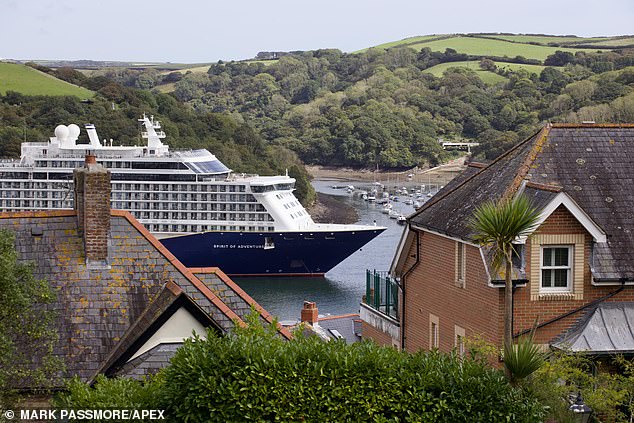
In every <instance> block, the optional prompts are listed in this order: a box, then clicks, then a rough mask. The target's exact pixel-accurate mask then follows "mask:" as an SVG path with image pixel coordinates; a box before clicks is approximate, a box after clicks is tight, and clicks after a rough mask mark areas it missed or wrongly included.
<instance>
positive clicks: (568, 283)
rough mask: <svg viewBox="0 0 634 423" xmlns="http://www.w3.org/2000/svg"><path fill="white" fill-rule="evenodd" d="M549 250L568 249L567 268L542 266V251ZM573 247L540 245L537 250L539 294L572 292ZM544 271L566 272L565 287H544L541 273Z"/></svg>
mask: <svg viewBox="0 0 634 423" xmlns="http://www.w3.org/2000/svg"><path fill="white" fill-rule="evenodd" d="M551 248H567V249H568V265H567V266H544V249H551ZM574 252H575V250H574V245H547V244H546V245H541V246H540V249H539V291H540V292H541V293H552V292H572V282H573V272H574V263H573V260H574ZM544 270H567V271H568V277H567V281H566V287H565V288H564V287H560V286H547V287H545V286H544V281H543V271H544Z"/></svg>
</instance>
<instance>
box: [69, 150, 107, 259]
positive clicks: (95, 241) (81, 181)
mask: <svg viewBox="0 0 634 423" xmlns="http://www.w3.org/2000/svg"><path fill="white" fill-rule="evenodd" d="M73 181H74V186H75V210H76V211H77V220H78V223H79V232H80V233H81V234H82V236H83V238H84V251H85V252H86V265H87V266H88V267H100V266H104V265H105V266H107V264H108V235H109V234H110V171H109V170H108V169H106V168H105V167H103V166H101V165H100V164H97V160H96V157H95V156H93V155H91V154H87V155H86V163H85V165H84V167H80V168H77V169H75V171H74V173H73Z"/></svg>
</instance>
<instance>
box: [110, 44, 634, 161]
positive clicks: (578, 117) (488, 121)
mask: <svg viewBox="0 0 634 423" xmlns="http://www.w3.org/2000/svg"><path fill="white" fill-rule="evenodd" d="M474 58H475V57H473V56H467V55H466V54H460V53H457V52H456V51H455V50H451V49H447V50H446V51H445V52H444V53H440V52H432V51H431V50H430V49H429V48H423V49H422V50H420V51H415V50H414V49H411V48H408V47H400V48H392V49H388V50H380V49H370V50H367V51H366V52H363V53H355V54H344V53H342V52H340V51H338V50H317V51H310V52H300V53H295V54H293V55H288V56H284V57H281V58H280V59H279V61H276V62H272V64H270V65H268V66H267V65H266V62H262V61H260V62H252V63H249V62H232V63H218V64H216V65H213V66H211V68H210V69H209V72H208V74H204V73H188V74H185V75H184V76H183V75H181V74H178V73H172V74H167V75H160V74H158V73H157V72H156V71H148V72H134V71H121V70H119V71H112V70H111V71H108V72H105V73H104V75H105V76H107V77H108V78H111V79H114V80H116V81H118V82H120V83H122V84H124V85H130V86H137V87H144V88H151V87H152V86H154V85H155V84H159V83H164V82H173V83H175V91H174V92H173V95H174V97H175V98H177V99H178V100H180V101H182V102H185V103H187V104H189V105H191V106H192V107H193V108H194V109H195V110H197V111H199V112H219V113H231V114H233V115H235V114H240V116H242V117H243V118H244V119H245V120H246V121H247V122H249V123H251V124H252V125H253V126H254V128H256V130H258V131H259V132H260V133H261V135H262V137H264V139H265V140H266V141H268V143H269V144H271V145H279V146H285V147H287V148H289V149H291V150H293V151H295V152H296V153H297V154H298V155H299V156H300V158H301V159H302V160H303V161H305V162H307V163H318V164H330V165H345V166H364V167H374V166H377V165H378V166H380V167H381V168H395V167H410V166H415V165H420V164H436V163H438V162H441V161H443V160H444V159H446V157H447V153H446V152H444V151H443V150H442V149H441V147H440V146H439V144H438V139H440V138H443V139H460V138H468V139H475V140H478V141H480V142H481V143H482V146H481V147H480V148H479V150H478V151H476V154H477V155H479V157H480V158H486V159H491V158H494V157H496V156H497V155H498V154H499V153H500V152H502V151H504V150H505V149H506V148H508V147H509V146H511V145H513V144H514V143H516V142H517V141H518V140H520V139H522V138H524V137H527V136H528V135H530V134H532V133H533V132H534V131H535V130H537V129H538V128H539V126H540V125H541V124H543V122H545V121H567V122H579V121H583V120H594V121H597V122H632V121H634V93H633V91H634V67H632V66H633V65H634V51H632V50H618V49H617V50H610V51H608V52H604V53H585V52H578V53H576V54H575V55H573V54H572V53H568V52H557V53H556V54H553V55H552V56H550V57H548V58H547V59H546V61H545V64H546V65H549V67H546V68H545V69H544V70H543V71H542V72H541V73H540V74H539V75H538V74H534V73H529V72H527V71H525V70H518V71H508V70H504V69H498V68H497V67H496V64H495V63H494V62H493V61H492V60H491V59H490V58H483V57H481V58H479V59H480V60H481V66H482V67H483V68H484V69H488V70H490V71H491V72H497V73H499V74H501V75H503V76H505V77H506V78H507V82H505V83H501V84H498V85H486V84H485V83H484V82H482V80H481V79H480V78H479V77H478V76H477V75H476V73H475V72H474V71H471V70H468V69H464V68H456V69H449V70H448V71H447V72H445V73H444V75H443V76H442V77H440V78H437V77H434V76H432V75H430V74H428V73H425V72H423V71H424V70H425V69H427V68H429V67H431V66H434V65H436V64H439V63H445V62H456V61H464V60H473V59H474ZM507 61H513V62H516V63H522V62H524V63H533V62H535V60H529V59H524V58H522V57H515V58H512V59H508V58H507Z"/></svg>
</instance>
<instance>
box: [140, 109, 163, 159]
mask: <svg viewBox="0 0 634 423" xmlns="http://www.w3.org/2000/svg"><path fill="white" fill-rule="evenodd" d="M139 122H142V123H143V126H144V127H145V132H142V133H141V136H142V137H143V138H145V139H147V146H148V149H150V150H154V154H156V155H161V154H160V153H166V152H167V148H168V147H167V146H166V145H165V144H163V143H162V142H161V139H162V138H165V132H163V131H161V130H160V129H161V124H160V122H159V121H158V120H154V116H150V117H149V118H148V117H147V116H146V115H145V113H143V117H142V118H141V119H139Z"/></svg>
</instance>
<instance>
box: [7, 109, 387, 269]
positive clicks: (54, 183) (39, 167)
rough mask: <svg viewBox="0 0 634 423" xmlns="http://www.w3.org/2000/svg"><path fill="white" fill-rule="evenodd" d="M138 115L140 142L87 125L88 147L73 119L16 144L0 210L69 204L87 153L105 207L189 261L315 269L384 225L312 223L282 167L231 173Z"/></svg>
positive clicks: (65, 206) (190, 264)
mask: <svg viewBox="0 0 634 423" xmlns="http://www.w3.org/2000/svg"><path fill="white" fill-rule="evenodd" d="M139 121H140V123H141V128H142V129H141V131H140V135H141V137H142V138H144V139H146V140H147V144H146V145H141V146H113V142H112V140H111V141H110V142H109V143H106V142H103V143H102V142H101V141H100V139H99V136H98V135H97V131H96V129H95V126H94V125H92V124H87V125H86V126H85V130H86V134H87V138H88V140H89V143H87V144H85V143H79V142H78V139H79V136H80V133H81V130H80V128H79V126H77V125H74V124H71V125H69V126H65V125H59V126H58V127H57V128H55V136H54V137H51V138H50V139H49V140H48V141H47V142H25V143H23V144H22V155H21V158H20V159H19V160H12V161H2V162H0V211H23V210H46V209H72V208H73V169H74V168H77V167H82V166H84V162H85V157H86V155H87V154H90V155H93V156H95V158H96V161H97V162H98V163H99V164H101V165H103V166H104V167H106V168H108V169H109V171H110V176H111V204H112V208H114V209H120V210H128V211H130V212H131V213H132V214H133V215H134V216H135V217H136V218H137V219H138V220H139V221H140V222H141V223H142V224H143V225H144V226H145V227H146V228H147V229H148V230H149V231H150V232H152V233H153V234H154V236H156V237H157V238H158V239H159V240H160V241H161V242H162V243H163V245H164V246H165V247H166V248H167V249H168V250H170V251H171V252H172V253H173V254H174V255H175V256H176V257H177V258H178V259H179V260H180V261H181V262H183V264H185V265H186V266H188V267H213V266H218V267H221V268H222V270H223V271H224V272H225V273H227V274H232V275H270V274H297V275H321V274H323V273H325V272H327V271H328V270H330V269H331V268H332V267H334V266H335V265H337V264H338V263H339V262H341V261H342V260H343V259H344V258H346V257H347V256H349V255H350V254H352V253H354V252H355V251H357V250H358V249H359V248H360V247H362V246H363V245H364V244H365V243H367V242H368V241H370V240H371V239H373V238H374V237H376V236H377V235H378V234H379V233H381V232H382V231H383V230H384V229H385V228H381V227H377V226H369V225H368V226H362V225H336V224H318V223H315V222H314V221H313V220H312V218H311V217H310V215H309V214H308V212H307V211H306V210H305V209H304V207H303V206H302V205H301V204H300V202H299V201H298V200H297V198H296V197H295V195H294V194H293V191H294V189H295V179H293V178H291V177H289V176H288V174H287V175H280V176H258V175H246V174H236V173H232V171H231V170H230V169H229V168H227V167H226V166H225V165H224V164H223V163H222V162H221V161H220V160H218V159H217V158H216V156H214V155H213V154H211V153H210V152H209V151H207V150H181V151H173V150H170V148H169V146H168V145H166V144H163V142H162V140H163V138H165V133H164V132H163V131H162V130H161V125H160V123H159V122H158V121H156V120H154V118H153V117H147V116H145V115H144V116H143V117H142V118H141V119H139ZM104 141H105V140H104Z"/></svg>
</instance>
